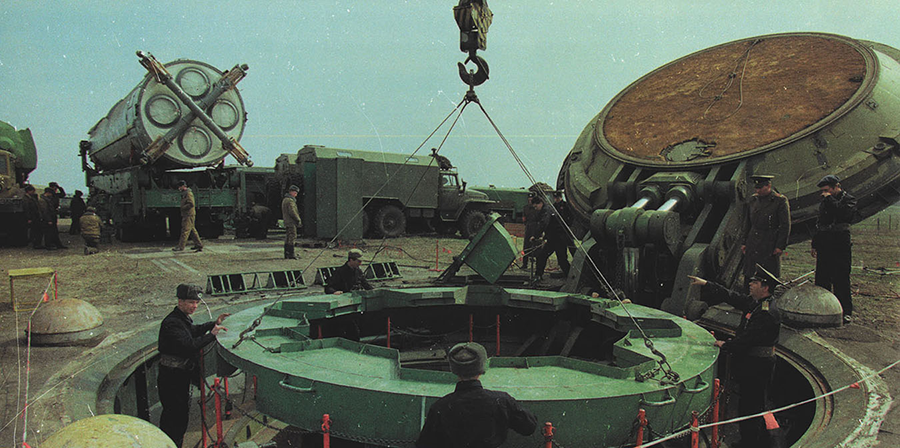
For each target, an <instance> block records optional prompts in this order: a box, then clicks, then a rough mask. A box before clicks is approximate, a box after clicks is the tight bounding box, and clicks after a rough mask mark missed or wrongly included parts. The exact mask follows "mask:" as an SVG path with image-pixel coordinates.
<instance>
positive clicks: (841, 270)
mask: <svg viewBox="0 0 900 448" xmlns="http://www.w3.org/2000/svg"><path fill="white" fill-rule="evenodd" d="M818 187H819V190H820V191H821V193H822V202H821V204H819V219H818V221H816V233H815V234H814V235H813V239H812V250H811V254H812V256H813V257H814V258H815V259H816V286H821V287H823V288H825V289H827V290H829V291H834V295H835V297H837V299H838V300H839V301H840V302H841V307H842V308H843V309H844V322H845V323H849V322H850V315H851V314H853V301H852V300H851V297H850V259H851V258H852V252H851V247H852V245H853V243H852V242H851V241H850V224H852V223H854V222H856V221H857V220H858V218H859V217H858V211H857V209H856V198H855V197H853V196H852V195H851V194H850V193H847V192H846V191H844V190H843V189H842V188H841V180H840V179H839V178H838V177H837V176H835V175H833V174H829V175H827V176H825V177H823V178H822V180H820V181H819V183H818Z"/></svg>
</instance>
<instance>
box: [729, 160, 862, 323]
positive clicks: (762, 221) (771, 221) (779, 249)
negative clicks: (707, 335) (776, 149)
mask: <svg viewBox="0 0 900 448" xmlns="http://www.w3.org/2000/svg"><path fill="white" fill-rule="evenodd" d="M773 178H774V176H769V175H755V176H751V179H752V180H753V182H754V188H755V190H756V192H755V193H754V194H753V196H752V197H751V198H750V202H749V203H748V205H747V213H746V215H747V219H746V222H745V233H746V235H747V239H746V240H745V242H744V244H743V245H742V246H741V249H742V250H743V252H744V277H745V278H748V279H749V278H750V277H751V276H753V275H754V273H755V271H756V266H757V265H759V266H761V267H762V268H764V269H765V270H767V271H768V272H770V273H772V275H774V276H775V277H780V276H781V256H782V254H783V253H784V250H785V248H786V247H787V244H788V237H789V236H790V234H791V211H790V205H789V204H788V199H787V197H785V196H784V195H782V194H780V193H778V192H776V191H775V190H773V186H772V179H773ZM817 186H818V188H819V192H820V194H821V196H822V202H821V203H820V205H819V216H818V220H817V221H816V230H815V233H814V235H813V239H812V249H811V255H812V256H813V257H814V258H815V259H816V274H815V284H816V286H821V287H822V288H825V289H826V290H829V291H832V292H833V293H834V295H835V297H837V299H838V301H839V302H840V303H841V307H842V308H843V316H844V322H850V320H851V315H852V314H853V302H852V300H851V297H850V261H851V255H852V254H851V246H852V243H851V241H850V224H851V223H853V222H855V221H857V220H858V219H859V212H858V211H857V209H856V198H855V197H853V195H851V194H850V193H848V192H846V191H844V190H843V188H842V187H841V180H840V179H839V178H838V177H837V176H835V175H833V174H829V175H827V176H825V177H823V178H822V179H821V180H820V181H819V182H818V184H817Z"/></svg>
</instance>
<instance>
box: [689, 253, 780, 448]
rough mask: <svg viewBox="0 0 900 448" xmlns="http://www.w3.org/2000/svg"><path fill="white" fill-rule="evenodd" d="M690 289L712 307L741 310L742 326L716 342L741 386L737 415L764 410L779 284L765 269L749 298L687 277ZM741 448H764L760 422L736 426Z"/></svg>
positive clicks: (752, 284)
mask: <svg viewBox="0 0 900 448" xmlns="http://www.w3.org/2000/svg"><path fill="white" fill-rule="evenodd" d="M688 278H690V279H691V284H692V285H700V286H701V287H702V289H701V294H700V297H701V299H702V300H703V301H705V302H708V303H710V304H711V305H715V304H717V303H721V302H723V301H724V302H728V304H730V305H731V306H733V307H735V308H737V309H738V310H740V311H741V312H742V313H743V314H742V316H741V323H740V325H738V328H737V330H735V333H734V337H733V338H731V339H730V340H728V341H716V346H717V347H720V348H721V349H722V351H723V352H726V353H731V354H732V355H734V358H733V360H734V364H733V366H732V369H731V371H732V372H734V377H735V380H736V381H737V383H738V384H739V385H740V391H741V392H740V397H741V400H740V404H739V406H738V413H739V414H740V415H742V416H743V415H753V414H758V413H760V412H762V411H765V410H766V406H767V402H768V391H769V386H770V385H771V383H772V377H773V375H774V373H775V344H777V343H778V336H779V335H780V333H781V317H780V316H779V315H778V312H777V310H775V308H774V307H772V306H771V303H772V299H773V297H772V292H773V291H774V290H775V286H776V284H777V283H778V281H777V280H776V279H775V278H774V277H772V276H771V275H769V273H767V272H766V271H765V270H764V269H760V270H758V271H757V273H756V274H755V275H753V276H751V277H750V280H749V282H748V284H749V289H750V294H749V295H747V294H743V293H739V292H737V291H732V290H729V289H726V288H725V287H724V286H722V285H719V284H718V283H714V282H710V281H707V280H704V279H702V278H700V277H695V276H693V275H689V276H688ZM738 425H739V429H740V433H741V443H740V446H741V447H748V448H749V447H759V446H767V445H765V441H766V440H767V437H766V432H765V426H764V424H763V419H762V418H754V419H750V420H744V421H742V422H739V424H738Z"/></svg>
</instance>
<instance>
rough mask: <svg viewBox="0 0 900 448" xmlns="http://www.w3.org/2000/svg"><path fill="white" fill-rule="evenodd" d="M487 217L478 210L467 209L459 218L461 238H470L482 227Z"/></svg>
mask: <svg viewBox="0 0 900 448" xmlns="http://www.w3.org/2000/svg"><path fill="white" fill-rule="evenodd" d="M486 222H487V217H486V216H484V213H482V212H481V211H479V210H467V211H466V212H465V213H463V215H462V218H461V219H460V220H459V234H460V235H462V237H463V238H472V237H473V236H475V234H476V233H478V231H479V230H481V228H482V227H484V223H486Z"/></svg>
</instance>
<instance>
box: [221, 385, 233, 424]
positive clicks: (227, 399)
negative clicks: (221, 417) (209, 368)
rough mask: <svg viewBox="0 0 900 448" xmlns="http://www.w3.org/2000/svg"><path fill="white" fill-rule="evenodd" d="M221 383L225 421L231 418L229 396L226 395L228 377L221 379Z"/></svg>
mask: <svg viewBox="0 0 900 448" xmlns="http://www.w3.org/2000/svg"><path fill="white" fill-rule="evenodd" d="M222 382H224V383H225V419H226V420H228V419H230V418H231V401H229V400H230V396H229V394H228V377H227V376H226V377H225V378H222Z"/></svg>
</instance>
